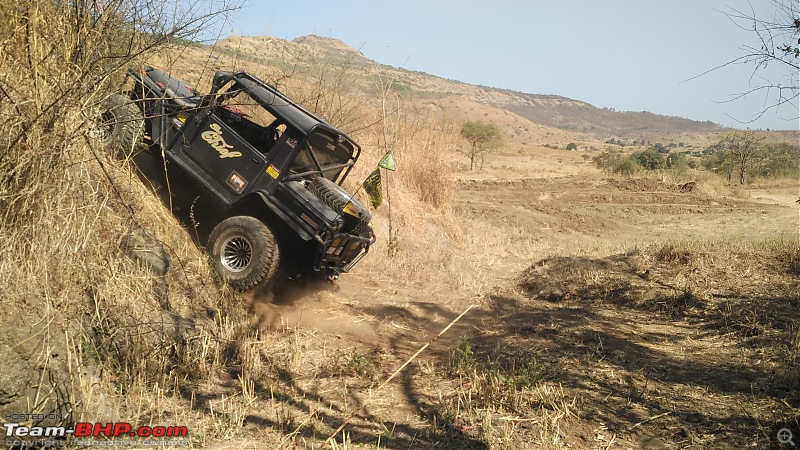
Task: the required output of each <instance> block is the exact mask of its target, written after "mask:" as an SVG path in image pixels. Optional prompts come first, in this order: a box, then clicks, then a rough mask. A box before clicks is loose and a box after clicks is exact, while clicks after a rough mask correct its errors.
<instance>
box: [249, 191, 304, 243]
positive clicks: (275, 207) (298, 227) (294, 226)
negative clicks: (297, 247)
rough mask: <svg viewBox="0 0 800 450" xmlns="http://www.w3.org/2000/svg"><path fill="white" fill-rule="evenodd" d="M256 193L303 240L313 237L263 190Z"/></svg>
mask: <svg viewBox="0 0 800 450" xmlns="http://www.w3.org/2000/svg"><path fill="white" fill-rule="evenodd" d="M257 194H258V196H259V197H260V198H261V200H262V201H263V202H264V204H265V205H267V207H268V208H269V209H270V210H271V211H272V212H274V213H275V215H277V216H278V217H280V218H281V219H282V220H283V221H284V222H285V223H286V224H287V225H289V226H290V227H291V228H292V229H293V230H294V231H295V232H296V233H297V235H298V236H300V238H301V239H303V240H304V241H310V240H313V239H314V236H313V235H312V234H310V233H309V232H308V231H307V230H306V229H305V228H304V226H303V225H301V224H299V223H297V222H296V221H295V220H294V219H292V217H291V216H289V215H288V214H286V213H285V212H283V210H282V209H281V208H280V206H278V205H277V204H276V203H275V202H273V201H272V199H271V198H269V196H268V195H266V194H265V193H263V192H257Z"/></svg>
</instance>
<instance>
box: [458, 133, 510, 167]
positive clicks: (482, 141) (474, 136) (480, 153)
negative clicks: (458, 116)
mask: <svg viewBox="0 0 800 450" xmlns="http://www.w3.org/2000/svg"><path fill="white" fill-rule="evenodd" d="M461 137H463V138H464V139H466V140H467V142H468V143H469V147H466V148H461V149H459V150H458V151H459V153H461V154H463V155H464V156H466V157H467V158H469V170H473V169H474V168H475V163H476V162H477V163H479V164H480V168H481V169H483V164H484V163H485V162H486V158H487V157H488V156H489V155H490V154H491V153H492V152H493V151H494V150H496V149H497V148H499V147H501V146H502V145H503V135H502V133H501V131H500V127H499V126H497V125H496V124H493V123H491V122H481V121H467V122H464V124H463V125H462V126H461Z"/></svg>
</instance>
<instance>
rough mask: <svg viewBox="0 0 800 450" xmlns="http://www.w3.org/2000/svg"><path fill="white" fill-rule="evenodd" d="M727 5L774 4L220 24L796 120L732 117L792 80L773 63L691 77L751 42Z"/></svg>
mask: <svg viewBox="0 0 800 450" xmlns="http://www.w3.org/2000/svg"><path fill="white" fill-rule="evenodd" d="M785 1H794V0H785ZM731 8H733V9H737V10H740V11H742V12H750V11H755V13H756V15H758V16H759V17H765V18H766V17H771V16H773V15H774V14H775V13H776V10H775V7H774V6H773V5H772V1H771V0H750V1H749V2H748V1H747V0H669V1H663V0H606V1H599V0H571V1H558V0H549V1H545V0H531V1H523V0H494V1H488V2H487V1H474V0H460V1H452V0H427V1H421V0H405V1H403V2H384V1H375V0H367V1H360V0H340V1H323V0H281V1H274V0H247V4H246V6H245V8H244V9H243V10H242V11H240V12H238V13H236V14H234V15H233V17H231V20H230V23H229V24H228V25H227V26H226V28H225V29H223V30H222V34H223V35H229V34H234V35H241V36H264V35H269V36H275V37H279V38H284V39H294V38H296V37H298V36H303V35H307V34H317V35H320V36H327V37H333V38H336V39H339V40H342V41H344V42H346V43H347V44H349V45H351V46H353V47H355V48H357V49H359V50H361V52H362V53H363V54H364V55H365V56H366V57H368V58H370V59H374V60H376V61H378V62H380V63H383V64H390V65H393V66H397V67H403V68H406V69H410V70H419V71H423V72H427V73H430V74H433V75H437V76H441V77H444V78H449V79H454V80H459V81H463V82H467V83H472V84H481V85H485V86H493V87H499V88H507V89H513V90H518V91H522V92H529V93H534V94H556V95H562V96H565V97H569V98H573V99H576V100H582V101H586V102H589V103H591V104H593V105H595V106H598V107H607V108H614V109H616V110H621V111H651V112H654V113H658V114H665V115H672V116H680V117H687V118H690V119H694V120H700V121H705V120H710V121H712V122H714V123H718V124H722V125H725V126H732V127H736V128H745V127H750V128H770V129H798V128H800V126H799V125H798V120H797V116H798V111H797V109H796V108H797V107H796V104H795V106H794V107H791V106H789V107H784V108H782V109H780V110H778V111H777V112H776V111H768V112H767V113H766V114H764V115H763V116H762V117H761V118H760V119H758V120H756V121H755V122H752V123H742V122H747V121H748V120H750V119H751V118H752V117H754V116H755V115H756V114H757V113H758V112H759V111H762V110H763V109H764V107H765V105H769V104H771V103H770V102H771V101H772V100H773V99H771V98H766V97H765V95H764V94H753V95H748V96H747V97H746V98H744V99H739V100H735V101H730V102H726V101H727V100H730V99H731V98H732V97H733V96H734V95H735V94H738V93H741V92H745V91H747V90H749V89H750V88H751V86H756V85H760V84H761V83H762V80H761V77H766V78H768V79H770V80H779V79H782V80H783V82H784V83H787V82H789V83H791V82H792V81H791V80H792V79H793V80H794V81H793V83H794V84H797V83H798V80H797V74H796V73H791V72H789V71H788V70H786V69H785V68H781V67H779V66H778V65H777V64H774V65H772V66H770V67H767V68H766V69H764V70H761V71H759V72H758V73H757V74H756V76H755V77H754V74H753V70H754V67H753V66H749V65H748V66H741V65H732V66H727V67H723V68H720V69H718V70H714V71H712V72H710V73H707V74H705V75H702V76H700V77H698V78H693V77H697V76H698V75H701V74H703V73H704V72H707V71H709V70H711V69H713V68H715V67H717V66H720V65H723V64H725V63H726V62H728V61H731V60H733V59H735V58H737V57H739V56H742V55H743V50H742V46H743V45H752V46H758V42H757V41H756V40H755V39H756V36H755V35H754V34H753V33H752V32H749V31H747V30H743V29H742V28H741V27H739V26H737V25H736V24H735V23H733V22H731V20H730V19H729V18H728V17H727V16H726V15H725V14H724V13H723V12H722V11H731ZM741 25H743V26H749V25H750V24H747V23H742V24H741Z"/></svg>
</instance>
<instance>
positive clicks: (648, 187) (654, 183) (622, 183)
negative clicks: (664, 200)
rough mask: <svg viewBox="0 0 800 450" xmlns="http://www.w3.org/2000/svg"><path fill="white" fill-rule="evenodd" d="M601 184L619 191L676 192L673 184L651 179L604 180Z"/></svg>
mask: <svg viewBox="0 0 800 450" xmlns="http://www.w3.org/2000/svg"><path fill="white" fill-rule="evenodd" d="M603 182H605V183H606V184H608V185H609V186H613V187H615V188H617V189H619V190H621V191H633V192H658V191H674V190H676V186H675V185H674V184H672V183H666V182H663V181H661V180H656V179H653V178H627V179H619V178H605V179H604V180H603Z"/></svg>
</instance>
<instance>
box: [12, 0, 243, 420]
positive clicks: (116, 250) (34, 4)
mask: <svg viewBox="0 0 800 450" xmlns="http://www.w3.org/2000/svg"><path fill="white" fill-rule="evenodd" d="M168 3H169V2H167V4H161V5H159V4H157V3H155V2H148V1H122V2H111V1H109V2H40V1H36V0H21V1H17V2H3V3H2V4H0V16H2V17H4V19H5V20H3V21H2V23H0V136H3V138H2V141H0V145H1V146H0V256H2V258H0V280H1V281H0V292H2V295H0V302H1V304H2V307H3V308H4V309H6V310H9V311H10V310H14V311H17V313H16V316H15V317H18V318H19V320H18V325H19V328H18V330H17V332H15V333H14V334H13V335H11V334H9V335H5V336H0V347H2V348H3V349H11V350H10V351H9V352H5V353H4V354H5V358H4V359H5V360H6V363H7V364H8V367H9V369H8V370H7V371H6V376H7V377H9V378H12V379H15V380H17V381H20V386H19V389H16V390H13V391H11V392H10V393H9V396H8V398H6V399H5V401H4V402H3V408H4V410H6V411H9V412H14V413H22V412H31V413H34V412H53V411H58V412H61V413H62V414H63V416H64V417H65V418H66V417H70V415H71V414H73V416H72V417H73V419H77V415H80V414H87V413H91V412H90V411H87V410H81V408H80V407H79V405H86V407H88V405H93V404H97V403H98V401H95V400H96V398H94V397H97V398H99V397H98V396H100V397H102V396H105V395H106V394H104V393H102V392H98V390H97V383H95V382H92V381H91V380H89V379H88V378H87V377H91V376H90V375H87V374H90V373H93V372H95V369H93V368H94V367H98V366H99V367H102V368H103V369H104V370H101V371H97V372H98V373H101V372H102V373H104V374H106V377H107V378H108V379H110V380H116V381H115V383H114V384H116V386H115V388H116V389H122V388H123V387H124V389H123V390H125V391H128V390H131V389H133V388H134V387H135V386H137V385H139V386H141V387H142V389H143V390H147V389H148V388H151V387H152V386H154V385H159V384H160V385H161V386H165V385H172V384H173V382H176V381H177V380H183V379H187V378H189V379H191V378H192V377H195V376H197V375H198V374H200V375H201V374H203V373H208V372H210V369H209V365H210V364H214V363H215V362H218V361H219V359H220V358H222V355H224V354H225V349H224V345H225V344H224V342H222V341H220V340H219V339H218V338H217V337H218V336H219V335H220V330H219V329H218V327H217V324H216V323H215V322H214V321H213V320H211V319H210V318H209V317H215V316H216V317H219V316H220V315H225V314H229V313H231V312H232V311H234V310H235V308H231V300H230V297H229V296H225V297H220V296H218V294H216V292H217V290H216V289H208V288H209V287H210V286H209V285H208V284H209V280H211V276H210V272H209V270H208V268H207V264H206V263H205V257H204V256H203V255H202V253H201V252H200V251H199V250H198V249H197V247H196V246H194V244H193V243H192V242H191V241H190V240H189V238H188V235H187V234H186V233H185V231H184V230H183V229H181V227H180V226H179V225H178V223H177V221H175V220H174V219H173V218H171V215H170V214H169V212H168V211H167V210H166V209H165V208H163V207H162V206H161V205H160V204H159V203H158V201H157V200H156V199H155V198H154V197H153V196H152V195H151V194H150V193H149V192H148V191H147V190H146V189H145V188H144V187H143V186H141V184H140V183H138V181H134V178H135V177H133V176H132V175H131V173H130V171H129V170H128V169H127V168H120V167H118V166H119V163H118V162H114V161H111V160H110V159H109V158H108V156H107V155H105V154H104V152H103V149H101V148H99V146H98V145H97V143H95V142H94V141H93V140H91V139H90V138H89V137H88V135H89V133H88V132H89V130H90V129H91V128H92V120H93V118H94V117H95V116H96V109H97V108H96V106H95V105H97V104H98V103H99V102H100V101H101V99H102V98H103V97H104V96H106V95H108V93H110V92H112V91H113V90H115V86H116V85H117V84H118V82H120V81H121V80H122V79H123V78H124V69H125V68H126V67H127V66H128V65H133V64H134V63H135V60H136V58H139V57H143V56H146V55H147V54H150V53H152V52H154V51H156V50H157V49H158V46H159V45H160V44H162V43H164V42H167V41H169V39H171V38H173V37H176V36H180V35H181V34H182V33H183V32H191V31H192V29H194V28H196V27H202V26H203V25H205V24H207V23H208V22H207V21H208V20H213V17H214V16H213V14H212V15H204V14H203V13H201V14H194V13H190V14H188V15H184V14H181V11H180V9H179V10H176V11H174V15H173V14H170V13H169V12H170V11H171V10H170V8H171V7H172V6H175V5H169V4H168ZM142 8H145V9H142ZM223 8H225V5H223ZM142 11H149V12H150V13H152V14H153V15H152V16H148V17H142V14H141V12H142ZM145 227H146V228H147V229H148V231H149V234H151V235H154V236H156V238H157V239H159V240H161V241H162V242H165V243H166V246H167V251H168V252H169V253H170V255H171V259H172V266H173V271H172V272H171V273H170V274H168V275H167V279H166V280H165V279H163V278H162V277H160V276H158V275H155V274H153V273H152V272H151V271H149V270H147V269H146V268H145V267H143V266H141V265H139V264H138V263H136V262H134V261H133V260H132V259H130V258H129V257H128V256H127V255H126V254H124V252H123V251H122V250H121V242H122V239H123V237H124V236H125V235H127V234H129V233H131V232H133V231H136V230H141V229H143V228H145ZM165 282H166V283H168V284H169V289H168V290H161V289H157V287H158V286H160V285H161V284H163V283H165ZM209 312H211V313H212V314H210V315H209ZM31 317H32V318H33V319H30V318H31ZM41 324H45V325H46V326H47V333H46V334H47V336H48V338H47V339H40V338H39V337H37V336H41V332H42V331H41V329H40V325H41ZM234 325H235V326H234V327H233V328H236V326H238V325H237V324H234ZM229 333H235V331H229ZM21 341H22V342H29V343H31V342H32V343H35V344H36V345H38V346H39V347H40V349H39V350H38V351H37V352H36V353H32V351H30V350H28V349H23V348H22V347H19V345H18V344H19V342H21ZM34 354H38V356H35V357H34V356H33V355H34ZM12 368H13V369H12ZM109 369H110V370H109ZM108 379H107V380H106V381H108ZM40 380H49V382H46V383H41V382H40ZM65 386H66V387H65ZM32 391H33V393H31V392H32ZM62 391H69V392H70V394H69V395H68V396H67V397H66V398H64V396H63V395H61V392H62ZM34 399H35V401H32V400H34ZM121 414H122V415H123V416H126V414H127V413H126V412H125V410H124V409H123V412H122V413H121Z"/></svg>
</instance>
